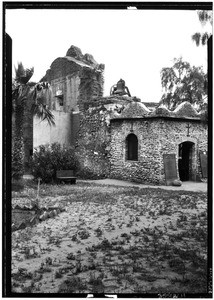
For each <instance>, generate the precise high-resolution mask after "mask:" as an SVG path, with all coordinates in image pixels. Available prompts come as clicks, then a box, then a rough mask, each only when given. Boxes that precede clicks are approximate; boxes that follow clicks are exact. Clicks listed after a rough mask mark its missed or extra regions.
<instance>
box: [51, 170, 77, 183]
mask: <svg viewBox="0 0 214 300" xmlns="http://www.w3.org/2000/svg"><path fill="white" fill-rule="evenodd" d="M56 178H57V181H59V182H61V181H63V182H70V183H76V179H77V178H76V177H75V176H74V171H73V170H59V171H56Z"/></svg>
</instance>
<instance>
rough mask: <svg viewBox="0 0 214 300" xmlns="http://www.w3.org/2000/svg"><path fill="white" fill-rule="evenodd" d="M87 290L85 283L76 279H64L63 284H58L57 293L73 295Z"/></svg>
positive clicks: (75, 277)
mask: <svg viewBox="0 0 214 300" xmlns="http://www.w3.org/2000/svg"><path fill="white" fill-rule="evenodd" d="M86 288H87V285H86V284H85V282H84V281H83V280H82V279H81V278H79V277H77V276H74V277H71V278H69V279H66V280H65V281H64V282H63V283H61V284H60V286H59V290H58V293H74V292H81V293H82V292H83V291H84V290H85V289H86Z"/></svg>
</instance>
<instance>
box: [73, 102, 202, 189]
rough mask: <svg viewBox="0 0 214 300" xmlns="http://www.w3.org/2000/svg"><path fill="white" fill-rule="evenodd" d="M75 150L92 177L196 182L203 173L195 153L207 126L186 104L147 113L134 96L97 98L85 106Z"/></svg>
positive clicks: (136, 180) (198, 155)
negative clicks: (174, 108) (172, 108)
mask: <svg viewBox="0 0 214 300" xmlns="http://www.w3.org/2000/svg"><path fill="white" fill-rule="evenodd" d="M77 152H78V153H79V160H80V161H81V167H82V168H83V169H85V168H87V169H88V170H90V171H91V172H92V173H93V172H94V174H96V175H97V176H98V177H109V178H117V179H124V180H131V181H135V182H140V183H148V184H171V183H172V181H173V180H174V179H180V180H181V181H186V180H191V181H196V180H200V178H202V177H206V175H204V174H202V169H201V161H200V155H203V154H206V152H207V125H206V124H204V123H202V122H201V118H200V115H199V114H198V113H197V112H196V111H195V109H194V108H193V107H192V105H191V104H190V103H188V102H184V103H182V104H181V105H179V106H178V107H177V109H176V110H174V111H173V112H171V111H169V110H167V109H166V108H164V107H158V108H156V109H155V110H153V111H150V110H149V109H148V108H147V107H146V106H145V105H144V104H142V103H141V102H140V101H139V99H137V98H135V97H121V96H117V97H116V96H111V97H105V98H100V99H97V100H96V101H94V102H89V103H88V104H87V106H85V109H84V115H83V118H82V122H81V123H80V129H79V137H78V146H77ZM167 168H168V170H167ZM167 172H168V173H169V174H167Z"/></svg>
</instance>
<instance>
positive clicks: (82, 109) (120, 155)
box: [33, 46, 207, 184]
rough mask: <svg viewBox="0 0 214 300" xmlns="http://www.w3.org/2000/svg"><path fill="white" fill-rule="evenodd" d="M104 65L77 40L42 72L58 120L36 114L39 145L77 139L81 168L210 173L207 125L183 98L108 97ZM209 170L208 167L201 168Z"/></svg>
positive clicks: (166, 178) (126, 174)
mask: <svg viewBox="0 0 214 300" xmlns="http://www.w3.org/2000/svg"><path fill="white" fill-rule="evenodd" d="M103 70H104V65H103V64H98V63H97V62H96V61H95V60H94V58H93V57H92V56H91V55H89V54H85V55H83V54H82V52H81V50H80V49H79V48H77V47H74V46H72V47H70V49H69V50H68V51H67V53H66V56H65V57H61V58H57V59H56V60H55V61H54V62H53V63H52V65H51V67H50V69H49V70H48V71H47V72H46V75H45V76H44V78H43V79H42V80H43V81H48V82H49V83H50V85H51V89H50V91H49V93H48V95H47V97H46V103H47V105H48V106H49V108H50V109H51V110H52V112H53V114H54V116H55V123H56V126H55V127H50V126H48V125H47V124H46V123H45V122H40V121H38V120H36V119H35V118H34V136H33V139H34V147H36V146H38V145H40V144H45V143H53V142H60V143H61V144H66V145H73V146H75V152H76V154H77V156H78V159H79V162H80V170H79V174H81V172H85V173H86V174H87V173H88V174H90V177H94V178H105V177H108V178H117V179H124V180H131V181H135V182H140V183H149V184H171V183H172V181H173V180H174V179H181V180H182V181H184V180H194V181H195V180H200V178H202V177H206V176H207V175H206V174H205V173H206V172H204V169H203V168H202V167H203V166H202V165H201V157H202V156H203V155H205V154H206V151H207V125H206V124H204V123H202V122H201V118H200V115H199V114H198V113H197V112H196V110H195V109H194V108H193V107H192V106H191V104H190V103H188V102H184V103H182V104H181V105H179V106H178V107H177V109H176V110H174V111H169V110H167V109H166V108H164V107H161V106H158V105H157V104H154V103H150V104H148V106H147V105H146V103H144V104H143V103H142V102H141V100H140V99H138V98H136V97H129V96H127V95H126V96H120V95H116V94H114V95H111V96H109V97H103ZM202 169H203V170H202Z"/></svg>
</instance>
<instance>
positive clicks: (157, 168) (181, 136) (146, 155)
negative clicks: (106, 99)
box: [110, 118, 207, 184]
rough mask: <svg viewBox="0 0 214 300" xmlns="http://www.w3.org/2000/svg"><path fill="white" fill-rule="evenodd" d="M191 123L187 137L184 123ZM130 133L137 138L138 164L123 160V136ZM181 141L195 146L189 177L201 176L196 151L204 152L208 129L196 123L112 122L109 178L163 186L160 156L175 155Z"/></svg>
mask: <svg viewBox="0 0 214 300" xmlns="http://www.w3.org/2000/svg"><path fill="white" fill-rule="evenodd" d="M188 123H190V124H191V125H190V136H189V137H188V136H187V124H188ZM131 130H133V133H134V134H135V135H136V136H137V138H138V161H130V160H127V159H126V137H127V136H128V134H130V133H131V132H132V131H131ZM184 141H190V142H193V143H194V149H193V155H192V169H191V173H192V177H196V174H200V172H201V171H200V165H199V164H198V163H197V162H198V160H199V151H206V150H207V128H206V126H205V125H204V124H202V123H201V122H200V121H198V120H195V121H193V120H191V121H188V120H185V119H181V120H175V119H173V118H172V119H163V118H142V119H134V120H133V119H128V120H125V119H124V120H119V119H118V120H112V121H111V158H110V162H111V171H110V176H111V178H117V179H125V180H131V181H136V182H142V183H150V184H165V173H164V165H163V154H175V155H176V167H177V176H178V178H179V173H178V149H179V144H180V143H182V142H184Z"/></svg>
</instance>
